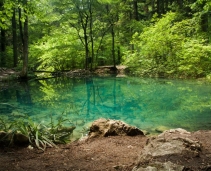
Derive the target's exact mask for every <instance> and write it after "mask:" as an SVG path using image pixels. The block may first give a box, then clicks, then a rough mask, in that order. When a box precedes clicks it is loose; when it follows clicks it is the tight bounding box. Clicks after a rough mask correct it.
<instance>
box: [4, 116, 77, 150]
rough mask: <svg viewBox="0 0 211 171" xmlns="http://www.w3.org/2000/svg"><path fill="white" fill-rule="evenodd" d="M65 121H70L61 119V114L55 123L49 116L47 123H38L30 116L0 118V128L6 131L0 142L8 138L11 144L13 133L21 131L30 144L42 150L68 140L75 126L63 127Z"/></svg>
mask: <svg viewBox="0 0 211 171" xmlns="http://www.w3.org/2000/svg"><path fill="white" fill-rule="evenodd" d="M65 122H68V123H70V121H69V120H67V119H63V115H61V116H60V118H59V120H58V121H57V122H56V123H55V122H54V121H53V119H52V118H51V122H50V123H49V124H44V123H39V124H38V123H35V122H33V121H32V120H31V119H30V118H20V119H17V120H14V121H9V120H5V119H0V130H1V131H5V132H7V134H6V135H5V136H4V137H3V138H1V139H0V142H1V141H5V140H8V139H9V141H10V144H11V143H12V142H13V137H14V136H15V134H17V133H21V134H22V135H25V136H26V137H28V139H29V143H30V144H31V145H33V146H36V147H37V148H38V149H41V150H43V151H44V150H45V149H46V147H57V146H56V144H57V143H67V142H69V141H70V140H69V136H70V135H71V134H72V132H73V130H74V129H75V127H74V126H70V127H63V124H64V123H65ZM8 137H9V138H8ZM55 143H56V144H55Z"/></svg>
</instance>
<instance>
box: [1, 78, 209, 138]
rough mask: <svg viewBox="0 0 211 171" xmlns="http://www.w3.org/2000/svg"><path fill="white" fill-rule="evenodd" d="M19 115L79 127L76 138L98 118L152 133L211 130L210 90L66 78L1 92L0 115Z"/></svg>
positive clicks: (183, 84) (176, 83)
mask: <svg viewBox="0 0 211 171" xmlns="http://www.w3.org/2000/svg"><path fill="white" fill-rule="evenodd" d="M6 104H9V105H6ZM10 106H12V107H10ZM23 115H28V116H30V117H31V118H32V119H33V120H34V121H35V122H38V123H40V122H43V123H46V124H47V123H49V122H50V121H51V119H53V120H54V121H58V120H59V119H60V118H61V117H62V118H64V119H68V121H70V122H71V124H73V125H75V126H76V127H77V129H76V130H75V131H74V137H80V136H81V135H82V133H83V132H84V131H85V130H87V128H88V127H89V126H90V123H91V122H92V121H94V120H96V119H98V118H101V117H103V118H111V119H117V120H122V121H124V122H126V123H128V124H131V125H134V126H137V127H138V128H140V129H142V130H146V131H148V132H150V133H151V134H154V133H157V132H159V130H165V129H170V128H179V127H180V128H184V129H186V130H188V131H196V130H199V129H211V86H210V84H205V83H202V82H199V81H191V80H168V79H149V78H148V79H146V78H136V77H125V78H118V77H92V78H66V77H65V78H53V79H46V80H39V81H30V82H28V83H19V84H18V85H16V86H11V87H10V88H9V89H4V90H1V91H0V117H2V118H3V117H6V118H9V119H14V118H18V117H20V116H23ZM66 124H67V125H68V124H70V123H69V122H68V123H66ZM85 132H86V131H85Z"/></svg>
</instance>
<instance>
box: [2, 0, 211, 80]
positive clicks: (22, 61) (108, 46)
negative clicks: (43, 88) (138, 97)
mask: <svg viewBox="0 0 211 171" xmlns="http://www.w3.org/2000/svg"><path fill="white" fill-rule="evenodd" d="M0 32H1V34H0V40H1V41H0V67H10V68H11V67H16V68H19V69H20V70H21V71H22V72H21V76H22V77H26V76H27V72H28V70H46V71H64V70H70V69H76V68H85V69H89V70H92V69H94V68H96V67H97V66H99V65H114V66H116V65H118V64H125V65H127V66H128V70H129V71H130V72H131V73H133V74H137V75H143V76H164V77H184V78H187V77H209V75H210V73H211V67H210V62H211V61H210V60H211V2H210V1H207V0H196V1H193V0H189V1H187V0H176V1H175V0H115V1H111V0H68V1H67V0H63V1H59V0H35V1H29V0H7V1H6V0H0Z"/></svg>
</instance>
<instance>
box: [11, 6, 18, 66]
mask: <svg viewBox="0 0 211 171" xmlns="http://www.w3.org/2000/svg"><path fill="white" fill-rule="evenodd" d="M15 14H16V12H15V9H14V11H13V17H12V35H13V66H14V67H16V66H17V64H18V42H17V32H16V30H17V23H16V19H15Z"/></svg>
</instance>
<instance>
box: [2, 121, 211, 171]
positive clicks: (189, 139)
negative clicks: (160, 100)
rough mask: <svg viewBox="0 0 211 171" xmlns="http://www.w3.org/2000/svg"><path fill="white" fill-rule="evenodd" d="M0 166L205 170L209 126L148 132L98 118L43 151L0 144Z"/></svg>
mask: <svg viewBox="0 0 211 171" xmlns="http://www.w3.org/2000/svg"><path fill="white" fill-rule="evenodd" d="M0 170H87V171H94V170H102V171H104V170H105V171H106V170H109V171H110V170H111V171H112V170H114V171H115V170H122V171H123V170H125V171H129V170H132V171H167V170H171V171H191V170H193V171H198V170H199V171H200V170H202V171H209V170H211V131H210V130H207V131H205V130H204V131H202V130H201V131H197V132H188V131H186V130H184V129H181V128H177V129H172V130H166V131H164V132H163V133H161V134H159V135H158V136H153V137H150V136H145V135H144V133H143V132H142V131H141V130H139V129H138V128H136V127H133V126H130V125H128V124H126V123H124V122H122V121H116V120H109V119H104V118H101V119H98V120H96V121H94V122H93V123H92V125H91V127H90V132H89V134H88V136H87V137H84V138H81V139H80V140H78V141H75V142H72V143H70V144H66V145H60V146H59V148H48V149H46V151H45V152H40V151H39V150H38V149H36V148H29V147H27V146H26V147H17V146H15V147H12V148H11V147H10V148H8V147H4V146H1V147H0Z"/></svg>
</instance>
